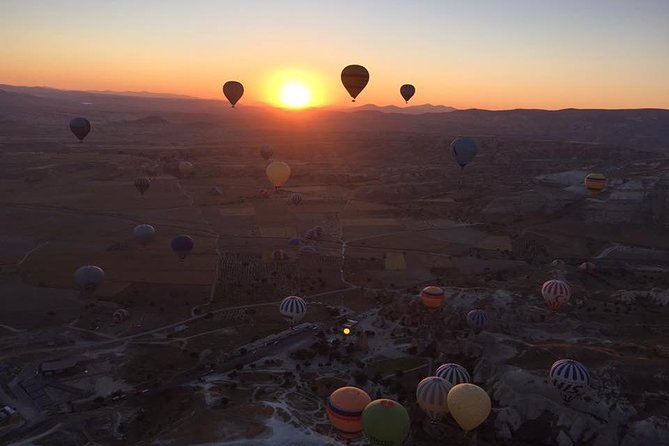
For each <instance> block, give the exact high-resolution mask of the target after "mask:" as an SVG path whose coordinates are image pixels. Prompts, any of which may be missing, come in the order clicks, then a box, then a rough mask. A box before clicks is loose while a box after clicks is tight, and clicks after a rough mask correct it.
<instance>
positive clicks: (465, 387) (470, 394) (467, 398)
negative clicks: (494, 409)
mask: <svg viewBox="0 0 669 446" xmlns="http://www.w3.org/2000/svg"><path fill="white" fill-rule="evenodd" d="M447 401H448V410H449V411H450V412H451V416H452V417H453V419H454V420H455V421H456V422H457V423H458V425H460V428H462V430H464V431H465V432H469V431H471V430H473V429H476V428H477V427H478V426H479V425H480V424H481V423H483V422H484V421H485V420H486V418H488V415H490V409H491V406H492V404H491V402H490V397H489V396H488V394H487V393H486V391H485V390H483V389H482V388H480V387H479V386H477V385H475V384H469V383H464V384H457V385H455V386H453V387H452V388H451V390H450V391H449V392H448V397H447Z"/></svg>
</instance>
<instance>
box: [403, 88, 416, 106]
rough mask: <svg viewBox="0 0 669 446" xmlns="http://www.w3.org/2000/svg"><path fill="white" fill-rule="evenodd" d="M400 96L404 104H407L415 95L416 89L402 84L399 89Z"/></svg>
mask: <svg viewBox="0 0 669 446" xmlns="http://www.w3.org/2000/svg"><path fill="white" fill-rule="evenodd" d="M400 94H401V95H402V97H403V98H404V101H405V102H409V99H411V98H412V97H413V95H414V94H416V87H414V86H413V85H411V84H404V85H402V86H401V87H400Z"/></svg>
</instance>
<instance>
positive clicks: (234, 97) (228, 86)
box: [223, 81, 244, 108]
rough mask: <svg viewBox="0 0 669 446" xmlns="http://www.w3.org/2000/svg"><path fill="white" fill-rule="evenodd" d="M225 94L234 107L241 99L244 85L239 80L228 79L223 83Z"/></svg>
mask: <svg viewBox="0 0 669 446" xmlns="http://www.w3.org/2000/svg"><path fill="white" fill-rule="evenodd" d="M223 94H224V95H225V97H226V98H227V99H228V101H230V104H232V107H233V108H234V107H235V104H236V103H237V101H239V100H240V99H241V97H242V95H243V94H244V86H243V85H242V84H241V83H239V82H237V81H227V82H226V83H225V84H223Z"/></svg>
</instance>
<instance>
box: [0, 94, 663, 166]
mask: <svg viewBox="0 0 669 446" xmlns="http://www.w3.org/2000/svg"><path fill="white" fill-rule="evenodd" d="M0 112H1V113H2V115H3V121H2V122H3V123H4V124H2V125H3V127H2V128H0V134H3V132H4V134H5V135H6V134H7V132H10V131H11V132H13V133H12V134H23V133H25V131H26V130H25V128H20V127H19V125H18V124H17V123H25V125H27V126H35V125H38V126H53V127H54V128H62V126H65V125H67V123H68V122H69V119H71V117H74V116H86V117H87V118H89V119H90V120H91V122H92V123H95V125H96V126H98V127H97V128H100V126H101V125H104V124H105V123H109V124H124V125H139V126H161V127H164V128H165V129H166V130H167V129H169V130H174V132H175V133H178V131H177V130H176V129H177V128H178V126H179V125H186V126H189V125H190V126H191V128H197V129H198V131H200V132H202V131H203V129H210V130H211V131H218V130H223V129H224V130H225V132H227V133H226V134H233V133H234V132H244V131H247V130H249V129H254V130H257V131H267V132H277V134H283V132H285V131H286V129H291V131H295V132H306V131H321V132H327V131H334V132H349V133H350V134H355V133H356V132H363V133H364V132H372V133H374V132H388V131H392V132H404V133H413V134H423V135H434V136H435V137H436V138H441V139H448V138H452V137H454V136H457V135H467V136H472V137H486V136H497V137H500V138H506V139H507V140H511V139H536V140H543V141H545V140H553V141H579V142H586V143H600V144H612V145H630V146H633V147H635V148H636V149H641V150H653V151H661V152H662V153H669V110H662V109H633V110H585V109H565V110H526V109H516V110H499V111H490V110H477V109H470V110H453V109H452V108H451V107H445V106H435V105H430V104H425V105H416V106H410V107H397V106H385V107H379V106H376V105H363V106H359V107H356V106H351V107H345V108H337V107H324V108H316V109H311V110H302V111H300V112H296V111H293V110H284V109H280V108H274V107H269V106H264V107H260V106H253V105H247V104H242V105H241V106H239V107H237V108H231V107H230V105H229V104H228V103H227V101H225V100H224V99H223V98H222V99H220V100H214V99H197V98H165V97H148V96H147V97H137V96H127V95H123V94H112V93H105V94H101V93H90V92H74V91H60V90H55V89H48V88H41V87H12V86H2V85H0ZM9 123H11V124H9ZM179 131H181V132H182V134H186V133H183V132H184V130H183V128H182V129H181V130H179ZM22 132H23V133H22ZM3 136H4V135H3Z"/></svg>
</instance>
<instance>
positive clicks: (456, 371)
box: [434, 362, 472, 386]
mask: <svg viewBox="0 0 669 446" xmlns="http://www.w3.org/2000/svg"><path fill="white" fill-rule="evenodd" d="M434 375H435V376H438V377H439V378H443V379H445V380H446V381H448V382H449V383H450V384H451V385H452V386H455V385H457V384H463V383H470V382H472V378H471V376H469V372H468V371H467V369H466V368H464V367H462V366H461V365H460V364H455V363H452V362H449V363H447V364H442V365H440V366H439V367H438V368H437V371H436V372H435V373H434Z"/></svg>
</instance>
